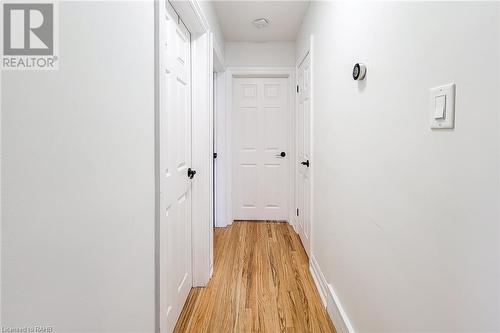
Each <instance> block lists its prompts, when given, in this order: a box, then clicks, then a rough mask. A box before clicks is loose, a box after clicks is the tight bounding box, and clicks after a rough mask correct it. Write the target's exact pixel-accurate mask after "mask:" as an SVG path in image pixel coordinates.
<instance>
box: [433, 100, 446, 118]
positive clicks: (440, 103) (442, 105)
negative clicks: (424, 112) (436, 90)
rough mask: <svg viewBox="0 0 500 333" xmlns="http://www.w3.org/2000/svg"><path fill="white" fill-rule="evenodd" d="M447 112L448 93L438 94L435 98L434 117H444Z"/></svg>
mask: <svg viewBox="0 0 500 333" xmlns="http://www.w3.org/2000/svg"><path fill="white" fill-rule="evenodd" d="M445 114H446V95H439V96H436V98H435V100H434V119H444V117H445Z"/></svg>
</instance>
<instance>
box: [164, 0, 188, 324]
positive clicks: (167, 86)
mask: <svg viewBox="0 0 500 333" xmlns="http://www.w3.org/2000/svg"><path fill="white" fill-rule="evenodd" d="M159 39H160V40H159V70H160V74H159V95H160V100H159V123H160V126H159V132H160V133H159V140H160V144H159V146H160V148H159V149H160V152H159V153H160V158H159V159H160V161H159V162H160V253H159V257H160V259H159V260H160V277H159V279H160V281H159V297H160V314H159V315H160V331H161V332H162V333H163V332H171V331H173V328H174V326H175V323H176V321H177V319H178V317H179V314H180V312H181V310H182V307H183V305H184V302H185V300H186V298H187V295H188V293H189V291H190V289H191V285H192V278H191V274H192V273H191V269H192V268H191V265H192V259H191V180H190V179H189V178H188V176H187V170H188V168H189V167H190V166H191V82H190V77H191V69H190V66H191V63H190V58H191V54H190V50H191V46H190V34H189V31H188V30H187V29H186V27H185V26H184V25H183V23H182V21H179V20H178V18H177V15H176V14H175V12H174V10H173V8H172V7H171V5H170V3H169V2H168V1H160V4H159Z"/></svg>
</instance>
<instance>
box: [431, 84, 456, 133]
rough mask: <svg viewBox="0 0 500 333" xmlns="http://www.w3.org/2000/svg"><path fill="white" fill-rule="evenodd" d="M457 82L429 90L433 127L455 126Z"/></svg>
mask: <svg viewBox="0 0 500 333" xmlns="http://www.w3.org/2000/svg"><path fill="white" fill-rule="evenodd" d="M455 92H456V86H455V83H448V84H445V85H443V86H439V87H434V88H431V89H430V90H429V118H430V121H431V124H430V125H431V126H430V127H431V128H432V129H444V128H454V127H455Z"/></svg>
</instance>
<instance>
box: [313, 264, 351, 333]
mask: <svg viewBox="0 0 500 333" xmlns="http://www.w3.org/2000/svg"><path fill="white" fill-rule="evenodd" d="M309 270H310V271H311V275H312V277H313V280H314V283H315V284H316V288H318V292H319V295H320V297H321V301H322V302H323V305H324V306H325V307H326V311H327V312H328V315H329V316H330V319H331V320H332V323H333V325H334V326H335V329H336V330H337V333H355V331H354V328H353V327H352V325H351V322H350V321H349V318H348V317H347V314H346V312H345V311H344V308H343V307H342V304H341V303H340V300H339V298H338V297H337V295H336V294H335V290H334V289H333V286H332V285H331V284H328V282H327V281H326V279H325V276H324V275H323V272H322V271H321V268H320V267H319V264H318V262H317V261H316V258H315V257H314V256H313V255H311V258H310V263H309Z"/></svg>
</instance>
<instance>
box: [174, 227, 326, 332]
mask: <svg viewBox="0 0 500 333" xmlns="http://www.w3.org/2000/svg"><path fill="white" fill-rule="evenodd" d="M214 241H215V246H214V247H215V249H214V253H215V258H214V273H213V276H212V279H211V280H210V282H209V283H208V286H207V287H206V288H193V289H192V290H191V292H190V294H189V296H188V299H187V301H186V304H185V306H184V309H183V310H182V313H181V315H180V317H179V320H178V322H177V325H176V327H175V330H174V332H179V333H180V332H193V333H198V332H200V333H204V332H207V333H208V332H210V333H225V332H233V333H240V332H241V333H244V332H249V333H251V332H252V333H253V332H264V333H267V332H269V333H274V332H300V333H302V332H314V333H315V332H325V333H326V332H335V328H334V327H333V324H332V322H331V321H330V318H329V317H328V315H327V313H326V311H325V309H324V307H323V305H322V303H321V300H320V296H319V294H318V291H317V290H316V287H315V285H314V282H313V279H312V277H311V274H310V273H309V259H308V258H307V255H306V253H305V251H304V248H303V246H302V243H301V242H300V239H299V237H298V235H297V234H296V233H295V231H294V230H293V228H292V227H291V226H290V225H289V224H288V223H283V222H255V221H238V222H234V223H233V224H232V225H230V226H228V227H225V228H216V229H215V236H214Z"/></svg>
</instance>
